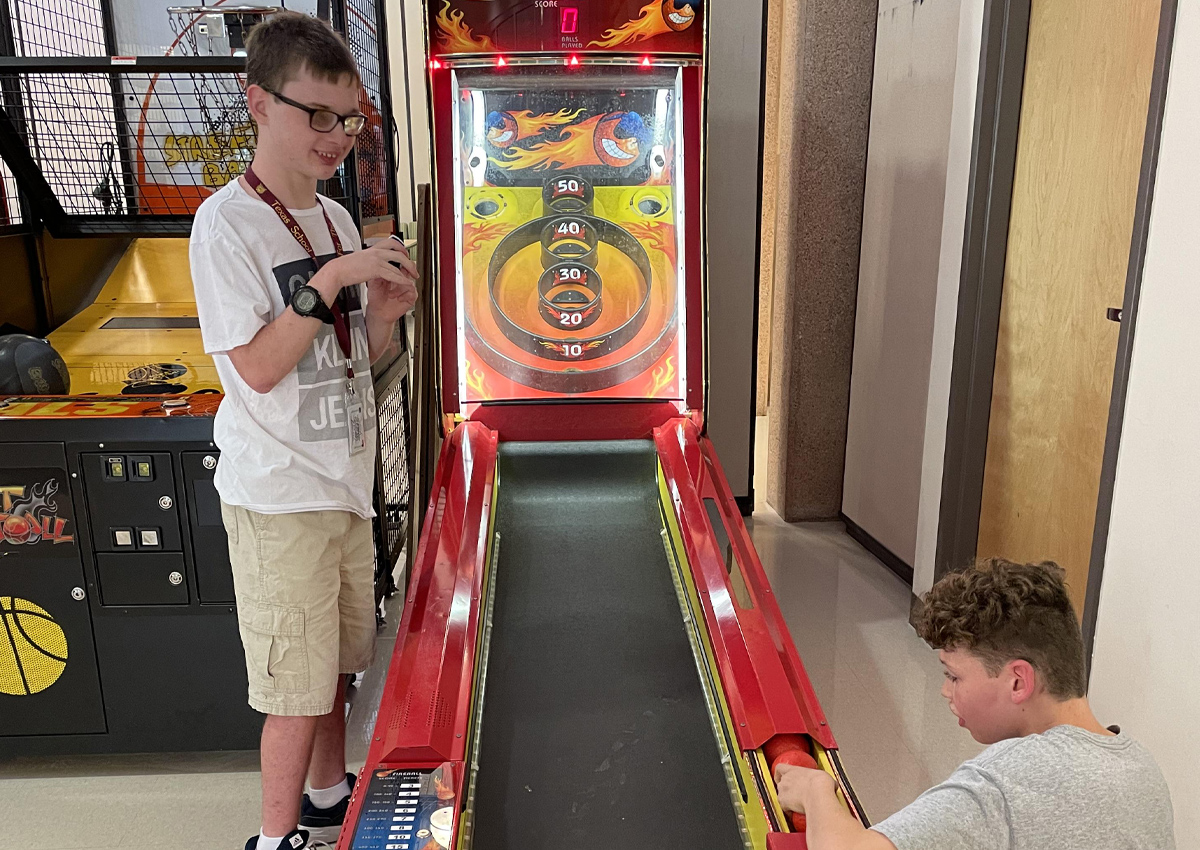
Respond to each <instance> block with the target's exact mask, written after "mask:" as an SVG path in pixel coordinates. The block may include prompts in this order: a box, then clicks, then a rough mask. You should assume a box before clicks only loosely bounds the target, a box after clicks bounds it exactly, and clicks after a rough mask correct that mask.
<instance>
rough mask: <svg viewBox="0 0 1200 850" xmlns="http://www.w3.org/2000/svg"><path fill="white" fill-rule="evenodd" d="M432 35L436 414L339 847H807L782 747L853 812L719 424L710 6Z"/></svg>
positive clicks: (466, 12)
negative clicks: (742, 505)
mask: <svg viewBox="0 0 1200 850" xmlns="http://www.w3.org/2000/svg"><path fill="white" fill-rule="evenodd" d="M426 30H427V34H428V38H429V45H428V51H429V52H428V57H427V59H428V82H429V91H430V95H431V100H432V105H433V132H432V135H433V149H434V160H435V168H434V171H435V192H436V198H435V209H436V236H435V242H436V245H435V251H436V256H437V269H436V277H437V280H436V281H435V284H434V285H433V286H431V287H429V288H428V290H429V291H428V292H427V300H430V299H431V300H432V301H433V302H434V303H433V304H432V305H429V304H427V309H430V308H432V309H434V310H436V311H437V315H438V317H439V329H440V340H439V349H440V356H441V368H440V387H439V398H440V402H441V408H442V419H443V423H444V426H445V432H446V439H445V441H444V443H443V445H442V451H441V456H440V458H439V461H438V466H437V469H436V472H435V473H434V477H433V483H432V490H431V496H430V501H429V507H428V510H427V512H426V515H425V516H426V519H425V523H424V526H423V528H422V532H421V536H420V545H419V549H418V551H417V554H416V561H415V565H414V568H413V575H412V578H411V581H410V585H409V591H408V594H407V598H406V608H405V615H404V619H403V620H402V622H401V624H400V629H399V634H398V637H397V640H396V645H395V650H394V653H393V655H392V658H391V662H390V667H389V671H388V677H387V681H386V684H385V687H384V694H383V699H382V703H381V705H380V710H379V714H378V719H377V722H376V724H375V729H374V733H373V735H372V740H371V745H370V751H369V754H368V757H367V760H366V764H365V766H364V768H363V771H362V773H361V774H360V776H359V779H358V782H357V784H356V786H355V789H354V793H353V796H352V800H351V804H350V810H349V812H348V814H347V819H346V825H345V827H344V828H343V830H342V834H341V836H340V839H339V843H338V847H339V848H340V850H352V848H353V850H439V848H441V849H442V850H452V848H454V849H455V850H465V849H466V848H475V850H516V848H523V850H524V849H526V848H527V850H539V848H561V847H564V846H565V847H572V848H582V850H590V848H597V850H599V848H606V850H607V848H612V847H622V846H637V845H645V844H647V843H648V844H650V845H651V846H655V847H672V848H675V847H678V848H688V850H705V849H706V848H713V850H717V848H721V849H722V850H725V848H729V850H732V849H733V848H759V850H762V848H781V850H782V849H783V848H803V847H805V846H807V844H806V839H805V834H804V831H803V830H804V826H805V824H804V822H803V818H802V816H794V817H789V816H787V815H786V814H785V813H784V812H783V811H782V810H781V808H780V807H779V804H778V800H777V797H776V791H775V785H774V781H773V779H772V766H773V765H774V764H775V763H777V761H779V760H781V759H782V760H784V761H787V762H789V763H793V764H796V763H800V764H808V765H810V766H813V767H818V768H820V769H823V770H825V771H827V772H828V773H829V774H830V775H831V776H833V777H834V779H835V780H836V782H837V785H838V789H839V795H840V796H841V799H842V801H843V802H844V803H845V805H846V806H847V808H848V809H849V810H850V811H851V812H852V813H853V814H854V815H855V816H856V817H857V818H859V819H860V820H861V821H863V822H864V823H865V822H866V819H865V816H864V815H863V813H862V811H861V808H860V807H859V805H858V803H857V801H856V800H855V797H854V794H853V791H852V789H851V786H850V783H849V781H848V780H847V778H846V776H845V774H844V772H843V770H842V768H841V763H840V760H839V757H838V753H837V748H836V742H835V740H834V738H833V734H832V732H831V730H830V728H829V725H828V722H827V720H826V719H825V717H824V715H823V713H822V711H821V708H820V705H819V704H818V702H817V699H816V696H815V694H814V693H813V690H812V687H811V685H810V683H809V681H808V678H807V675H806V674H805V672H804V668H803V665H802V664H801V662H800V658H799V656H798V654H797V652H796V649H795V646H794V645H793V643H792V640H791V638H790V636H789V635H788V632H787V627H786V625H785V623H784V620H783V617H782V615H781V613H780V610H779V607H778V605H777V604H776V602H775V600H774V598H773V596H772V593H771V588H770V585H769V583H768V581H767V578H766V576H765V574H764V572H763V569H762V565H761V564H760V562H759V559H758V557H757V555H756V553H755V551H754V548H753V545H752V543H751V541H750V537H749V535H748V533H747V531H746V528H745V525H744V524H743V522H742V519H741V516H740V514H739V512H738V510H737V507H736V504H735V502H734V499H733V497H732V494H731V493H730V490H729V487H728V485H727V483H726V481H725V477H724V474H723V472H722V470H721V466H720V462H719V461H718V459H717V457H716V454H715V452H714V450H713V447H712V444H711V443H710V442H709V440H708V439H707V438H706V437H705V435H704V416H703V410H704V394H703V388H704V341H705V332H706V314H705V298H704V287H703V269H704V262H703V261H704V257H703V251H702V236H703V234H702V218H703V209H704V204H705V198H704V197H703V187H702V180H701V167H702V158H703V127H702V115H703V107H704V103H703V91H704V87H703V82H704V78H703V74H704V65H703V59H704V44H705V39H704V16H703V8H702V5H701V3H699V2H695V0H690V1H688V2H680V0H650V2H641V3H639V2H600V0H569V2H568V1H567V0H542V1H541V2H533V3H530V2H514V0H490V2H480V1H479V0H430V3H429V5H428V7H427V21H426ZM716 202H719V199H716Z"/></svg>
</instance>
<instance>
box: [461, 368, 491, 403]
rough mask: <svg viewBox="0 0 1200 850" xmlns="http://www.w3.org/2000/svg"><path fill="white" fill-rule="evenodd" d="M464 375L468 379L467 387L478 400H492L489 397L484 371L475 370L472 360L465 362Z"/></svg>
mask: <svg viewBox="0 0 1200 850" xmlns="http://www.w3.org/2000/svg"><path fill="white" fill-rule="evenodd" d="M463 374H464V375H465V376H466V379H467V387H468V388H469V389H470V390H472V391H473V392H474V393H475V394H476V397H478V398H491V396H489V395H488V391H487V383H486V380H485V376H484V374H483V370H482V369H473V368H472V367H471V361H470V360H464V361H463Z"/></svg>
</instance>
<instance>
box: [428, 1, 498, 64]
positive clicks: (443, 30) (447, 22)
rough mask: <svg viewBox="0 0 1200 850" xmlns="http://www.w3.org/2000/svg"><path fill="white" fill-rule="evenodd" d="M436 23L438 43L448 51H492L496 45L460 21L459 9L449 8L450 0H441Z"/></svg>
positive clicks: (461, 18) (460, 13) (461, 14)
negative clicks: (477, 35)
mask: <svg viewBox="0 0 1200 850" xmlns="http://www.w3.org/2000/svg"><path fill="white" fill-rule="evenodd" d="M435 20H436V21H437V25H438V30H439V32H438V34H437V38H438V43H439V44H440V45H441V46H442V47H443V48H445V49H446V51H448V52H450V53H480V52H492V51H494V50H495V49H496V45H494V44H493V43H492V40H491V39H490V38H488V37H487V36H486V35H481V36H479V37H478V38H476V37H475V35H474V34H473V33H472V32H471V28H470V27H469V26H467V25H466V24H464V23H463V22H462V20H463V13H462V11H460V10H457V9H456V10H454V11H451V10H450V0H442V8H441V10H440V11H439V12H438V14H437V18H436V19H435Z"/></svg>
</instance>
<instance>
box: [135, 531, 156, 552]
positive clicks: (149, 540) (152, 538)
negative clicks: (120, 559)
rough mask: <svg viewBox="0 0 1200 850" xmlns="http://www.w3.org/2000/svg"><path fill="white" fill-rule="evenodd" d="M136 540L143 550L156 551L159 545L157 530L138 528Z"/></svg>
mask: <svg viewBox="0 0 1200 850" xmlns="http://www.w3.org/2000/svg"><path fill="white" fill-rule="evenodd" d="M138 539H139V541H140V543H141V546H142V548H144V549H157V548H158V547H159V546H160V545H162V544H161V542H160V541H159V538H158V529H157V528H139V529H138Z"/></svg>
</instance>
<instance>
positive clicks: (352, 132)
mask: <svg viewBox="0 0 1200 850" xmlns="http://www.w3.org/2000/svg"><path fill="white" fill-rule="evenodd" d="M263 91H265V92H266V93H267V94H271V95H274V96H275V97H277V98H278V99H279V100H281V101H283V102H284V103H286V104H287V105H288V106H294V107H296V108H297V109H299V110H301V111H303V112H307V113H308V126H310V127H312V128H313V129H314V130H316V131H317V132H318V133H332V132H333V128H334V127H336V126H337V125H338V124H341V125H342V130H343V131H344V132H345V133H346V135H347V136H357V135H358V134H359V133H361V132H362V131H363V127H365V126H366V123H367V116H365V115H363V114H362V113H361V112H351V113H350V114H349V115H338V114H337V113H336V112H331V111H330V110H328V109H314V108H313V107H311V106H305V105H304V104H303V103H297V102H296V101H294V100H292V99H291V98H290V97H284V96H283V95H281V94H280V93H279V92H277V91H271V90H270V89H269V88H266V87H265V86H264V87H263Z"/></svg>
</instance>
